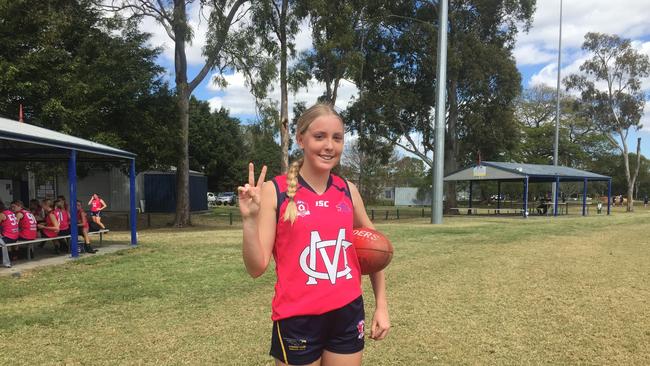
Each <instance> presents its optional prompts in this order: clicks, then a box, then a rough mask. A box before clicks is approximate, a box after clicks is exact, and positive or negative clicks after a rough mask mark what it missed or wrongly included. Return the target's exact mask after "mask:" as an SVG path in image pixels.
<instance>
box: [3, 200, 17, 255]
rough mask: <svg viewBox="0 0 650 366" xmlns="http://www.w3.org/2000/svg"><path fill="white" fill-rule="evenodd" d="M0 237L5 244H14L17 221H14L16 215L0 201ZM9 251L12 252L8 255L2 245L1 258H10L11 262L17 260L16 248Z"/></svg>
mask: <svg viewBox="0 0 650 366" xmlns="http://www.w3.org/2000/svg"><path fill="white" fill-rule="evenodd" d="M0 237H1V238H2V241H3V242H4V243H5V244H11V243H15V242H16V241H17V240H18V220H16V215H15V214H14V213H13V212H12V211H11V210H9V208H7V207H6V206H5V204H4V202H2V201H0ZM11 250H12V251H13V252H12V254H11V255H9V254H8V253H7V249H6V247H5V246H4V245H3V246H2V255H3V257H4V256H10V257H11V259H12V260H15V259H18V256H17V253H18V252H17V248H16V247H11ZM4 258H6V257H4Z"/></svg>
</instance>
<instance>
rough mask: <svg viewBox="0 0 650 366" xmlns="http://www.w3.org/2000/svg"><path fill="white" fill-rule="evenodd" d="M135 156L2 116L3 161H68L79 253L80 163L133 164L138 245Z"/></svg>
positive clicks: (133, 228)
mask: <svg viewBox="0 0 650 366" xmlns="http://www.w3.org/2000/svg"><path fill="white" fill-rule="evenodd" d="M135 157H136V155H135V154H133V153H130V152H128V151H124V150H120V149H116V148H114V147H110V146H106V145H102V144H99V143H96V142H93V141H89V140H84V139H82V138H78V137H74V136H70V135H66V134H64V133H60V132H56V131H52V130H48V129H46V128H42V127H38V126H34V125H30V124H28V123H23V122H18V121H14V120H10V119H6V118H1V117H0V161H25V162H27V161H41V162H43V161H53V162H66V161H67V162H68V181H69V182H70V187H69V188H70V190H69V194H70V195H69V197H70V205H69V206H70V238H71V245H70V251H71V255H72V257H77V256H79V251H78V240H79V239H78V227H77V205H76V204H74V203H75V202H77V162H124V161H127V162H129V163H130V169H129V183H130V190H129V191H130V215H129V218H130V226H131V245H133V246H135V245H137V235H136V210H135Z"/></svg>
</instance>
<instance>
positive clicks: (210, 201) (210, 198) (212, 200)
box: [208, 192, 217, 206]
mask: <svg viewBox="0 0 650 366" xmlns="http://www.w3.org/2000/svg"><path fill="white" fill-rule="evenodd" d="M216 204H217V195H215V194H214V193H212V192H208V206H214V205H216Z"/></svg>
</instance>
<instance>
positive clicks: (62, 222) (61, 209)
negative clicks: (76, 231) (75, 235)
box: [54, 199, 70, 251]
mask: <svg viewBox="0 0 650 366" xmlns="http://www.w3.org/2000/svg"><path fill="white" fill-rule="evenodd" d="M65 206H66V205H65V201H64V200H61V199H57V200H56V201H54V214H55V215H56V219H57V220H59V233H58V234H57V235H58V236H65V235H70V212H68V210H67V209H66V208H65ZM59 247H60V248H65V250H66V251H67V250H68V248H69V247H70V243H69V242H68V239H59Z"/></svg>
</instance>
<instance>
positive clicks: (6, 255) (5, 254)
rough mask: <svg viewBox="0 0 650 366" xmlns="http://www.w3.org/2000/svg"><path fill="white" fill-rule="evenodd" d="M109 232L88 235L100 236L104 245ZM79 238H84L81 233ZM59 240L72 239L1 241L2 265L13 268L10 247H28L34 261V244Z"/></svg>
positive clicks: (29, 258) (57, 237) (103, 231)
mask: <svg viewBox="0 0 650 366" xmlns="http://www.w3.org/2000/svg"><path fill="white" fill-rule="evenodd" d="M107 232H109V230H108V229H102V230H97V231H91V232H89V233H88V235H97V234H99V244H100V245H101V244H102V240H103V236H104V234H105V233H107ZM79 236H82V235H81V233H79ZM59 239H70V235H62V236H55V237H52V238H46V237H45V238H37V239H34V240H21V241H17V242H15V243H8V244H7V243H5V242H4V241H2V239H0V247H2V265H3V266H4V267H6V268H10V267H11V259H10V258H9V251H8V250H7V248H9V247H19V246H21V245H28V246H29V247H28V249H27V260H31V259H32V251H33V250H34V244H36V243H44V242H48V241H51V240H59Z"/></svg>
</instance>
